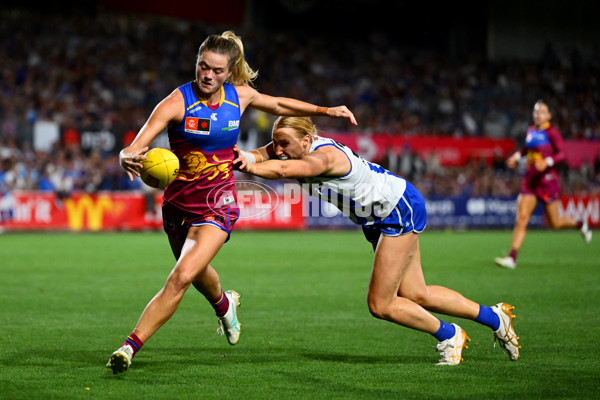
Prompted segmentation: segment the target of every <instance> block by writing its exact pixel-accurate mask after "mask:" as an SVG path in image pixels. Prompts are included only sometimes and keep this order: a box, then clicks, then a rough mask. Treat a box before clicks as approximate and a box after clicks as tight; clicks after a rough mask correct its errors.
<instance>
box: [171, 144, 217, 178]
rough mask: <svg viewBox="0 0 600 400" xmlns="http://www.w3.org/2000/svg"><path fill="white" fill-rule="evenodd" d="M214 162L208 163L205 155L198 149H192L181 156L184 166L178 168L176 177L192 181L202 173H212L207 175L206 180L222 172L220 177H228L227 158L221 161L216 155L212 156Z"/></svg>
mask: <svg viewBox="0 0 600 400" xmlns="http://www.w3.org/2000/svg"><path fill="white" fill-rule="evenodd" d="M212 158H213V161H215V163H214V164H213V163H210V162H208V160H207V159H206V156H205V155H204V154H202V153H201V152H199V151H192V152H190V153H189V154H188V155H186V156H184V157H183V160H184V161H185V165H186V168H185V169H180V170H179V174H178V175H177V179H181V180H184V181H193V180H196V179H198V178H199V177H200V176H202V175H206V174H210V173H212V176H209V177H208V180H213V179H215V178H216V177H217V175H219V173H221V174H223V176H222V177H221V179H227V178H229V167H228V166H227V164H229V160H225V161H221V160H219V159H218V158H217V156H216V155H213V156H212Z"/></svg>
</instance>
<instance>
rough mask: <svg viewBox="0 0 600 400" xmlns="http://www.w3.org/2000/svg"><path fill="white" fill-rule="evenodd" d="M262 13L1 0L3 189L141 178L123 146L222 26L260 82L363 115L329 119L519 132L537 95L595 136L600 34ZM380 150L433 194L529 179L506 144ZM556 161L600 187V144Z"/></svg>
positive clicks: (573, 182) (396, 129) (250, 126)
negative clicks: (42, 142)
mask: <svg viewBox="0 0 600 400" xmlns="http://www.w3.org/2000/svg"><path fill="white" fill-rule="evenodd" d="M249 3H260V2H258V1H257V2H249ZM282 3H285V2H284V1H282ZM288 3H289V2H288ZM300 3H302V2H300ZM304 3H307V4H308V5H310V3H311V2H310V1H308V2H304ZM355 3H357V2H355ZM359 3H360V2H359ZM375 3H376V4H378V5H381V4H383V3H381V2H375ZM84 4H87V3H86V2H84ZM398 4H400V3H398ZM212 7H214V6H212ZM309 11H310V10H309ZM289 12H290V11H289V10H288V13H289ZM259 14H260V13H257V11H254V13H253V14H248V13H247V14H246V15H245V18H246V19H253V20H255V21H256V20H258V22H261V21H262V24H261V23H256V22H255V23H254V24H251V23H248V22H247V21H246V22H244V23H242V24H240V25H239V26H231V25H228V24H223V23H215V22H210V23H206V22H199V21H194V20H190V19H184V18H178V17H173V16H157V15H149V14H140V13H131V12H130V13H124V12H116V11H114V10H108V9H104V10H102V9H99V8H98V7H95V8H94V7H89V8H85V7H84V8H79V9H77V10H75V11H73V9H71V10H66V11H65V10H63V11H60V10H58V9H52V8H51V9H43V10H37V11H36V10H35V9H34V10H30V9H25V8H20V7H17V6H11V7H8V6H2V9H0V59H1V60H2V62H1V63H0V193H5V192H7V191H11V190H54V191H57V192H61V193H68V192H71V191H74V190H83V191H88V192H95V191H100V190H139V189H140V188H141V187H142V185H141V184H140V182H139V181H137V180H136V181H134V182H133V183H132V182H129V180H128V179H127V178H126V177H125V175H124V173H123V171H122V170H121V168H120V167H119V165H118V157H117V154H118V151H119V150H120V149H121V148H122V147H124V146H126V145H127V144H129V143H130V142H131V140H132V139H133V137H134V136H135V134H136V132H137V131H138V129H139V128H140V127H141V126H142V125H143V124H144V122H145V120H146V119H147V118H148V116H149V115H150V113H151V112H152V109H153V108H154V106H155V105H156V104H157V103H158V102H159V101H160V100H161V99H162V98H164V97H165V96H166V95H167V94H169V93H170V92H171V91H172V90H173V89H174V88H175V87H177V86H179V85H181V84H183V83H185V82H188V81H189V80H191V79H193V77H194V67H195V57H196V53H197V50H198V46H199V45H200V43H201V42H202V41H203V40H204V39H205V38H206V36H207V35H210V34H220V33H222V32H223V31H224V30H226V29H231V30H234V31H235V32H236V33H237V34H238V35H240V36H242V39H243V41H244V45H245V51H246V58H247V60H248V62H249V64H250V65H251V66H252V67H253V68H254V69H257V70H258V72H259V77H258V79H257V80H256V84H255V86H256V88H257V89H258V90H259V91H261V92H263V93H266V94H272V95H278V96H286V97H293V98H298V99H303V100H306V101H308V102H311V103H314V104H318V105H331V106H333V105H341V104H345V105H347V106H348V107H349V108H350V109H351V110H352V111H353V112H354V114H355V116H356V118H357V120H358V121H359V125H358V126H357V127H354V126H350V125H349V124H348V123H347V121H345V120H340V119H328V118H319V119H318V121H317V125H318V127H319V128H320V130H322V131H323V132H347V133H349V134H355V133H358V134H361V135H372V134H379V133H385V134H389V135H425V136H427V135H446V136H453V137H458V138H460V137H491V138H498V139H499V138H510V139H513V140H514V141H515V143H516V146H517V147H519V146H521V145H522V143H523V140H524V135H525V131H526V128H527V126H528V125H529V124H531V112H532V107H533V104H534V102H535V101H536V100H537V99H539V98H543V99H545V100H546V101H548V102H549V103H550V104H551V105H552V106H553V115H554V119H553V122H554V123H555V124H556V125H557V126H558V128H559V130H560V131H561V133H562V134H563V137H564V138H565V139H578V140H586V141H590V142H594V141H597V140H600V106H599V104H600V98H599V97H600V82H599V77H600V43H593V41H592V42H591V45H588V46H585V47H581V46H579V45H578V44H577V43H572V45H571V46H563V45H556V44H555V43H552V42H550V41H548V42H546V43H544V45H543V47H542V48H540V49H537V50H538V51H537V54H536V55H535V56H530V57H526V58H523V57H512V58H511V57H490V55H489V54H488V53H489V52H487V53H486V51H485V45H483V44H481V43H480V42H477V44H476V45H475V46H474V48H475V49H476V51H469V49H468V48H467V47H466V45H467V44H470V43H471V42H472V39H464V37H463V36H468V35H470V34H471V32H470V31H466V32H464V31H461V30H460V29H459V30H458V32H459V34H458V36H457V34H456V33H455V34H454V36H450V38H451V39H452V38H454V39H455V40H449V43H448V44H447V45H443V46H442V45H439V43H438V45H431V42H435V41H436V40H435V39H436V38H439V37H445V36H443V34H444V33H443V32H434V33H433V34H431V35H430V37H429V40H430V42H429V43H425V42H423V41H419V40H413V41H412V42H414V43H416V45H415V44H414V43H413V44H411V38H410V37H406V36H407V35H403V37H402V40H399V38H398V36H399V35H398V34H397V32H396V34H391V33H390V31H389V30H381V29H362V30H360V32H356V30H358V29H359V28H360V26H361V25H360V20H355V21H352V23H353V24H356V27H357V29H354V30H353V34H349V33H347V34H341V33H340V32H337V31H335V30H332V29H331V28H330V29H322V30H318V29H313V28H314V24H311V21H305V24H296V25H293V24H290V26H288V29H284V28H285V26H284V24H282V22H281V21H279V23H278V24H272V25H269V24H267V23H266V22H264V19H265V18H267V19H271V18H270V17H264V16H263V18H262V19H261V18H258V16H259ZM362 17H363V18H373V17H372V16H369V15H368V14H365V15H363V16H362ZM463 18H464V16H463ZM338 23H340V22H339V21H338ZM386 23H387V24H389V23H390V22H389V21H387V20H386ZM475 25H476V26H477V27H478V29H481V26H480V25H477V24H475ZM411 26H413V25H411ZM369 27H372V25H369ZM461 32H462V33H463V34H464V35H462V36H461ZM403 33H405V31H403ZM475 33H477V32H475ZM461 37H463V39H462V40H461ZM597 39H598V38H596V40H597ZM453 43H454V44H453ZM456 43H458V45H457V44H456ZM39 121H52V122H53V123H54V124H56V126H58V128H59V136H58V139H57V140H56V141H55V142H54V143H52V144H51V146H50V147H49V148H47V149H42V150H40V149H37V148H35V143H34V126H35V124H36V123H37V122H39ZM272 121H273V118H272V117H271V116H267V115H264V114H262V113H259V112H254V111H252V110H249V111H248V112H247V113H246V114H245V116H244V117H243V118H242V124H241V132H242V135H241V137H240V140H241V142H242V143H244V144H245V145H246V146H247V147H252V146H260V145H262V144H264V143H266V142H267V141H268V138H269V130H270V125H271V122H272ZM90 132H91V133H94V137H100V138H102V137H106V136H105V135H106V133H107V132H108V133H109V136H108V138H109V139H110V140H108V142H109V143H104V142H102V141H98V140H96V141H93V142H90V141H89V140H88V139H89V137H91V136H90V135H89V134H86V133H90ZM86 135H87V136H86ZM103 135H104V136H103ZM162 136H164V135H162ZM86 140H87V141H86ZM161 140H162V141H163V142H162V143H165V142H164V140H165V138H164V137H163V138H161ZM375 161H377V162H380V163H381V164H383V165H385V166H386V167H388V168H390V169H392V170H393V171H394V172H398V173H400V174H402V175H403V176H405V177H407V178H408V179H409V180H411V181H413V182H415V183H416V184H417V186H418V187H419V189H420V190H422V192H423V193H424V194H425V195H426V196H459V195H473V196H476V195H494V196H513V195H515V194H516V193H518V189H519V183H520V180H519V179H516V177H517V175H518V174H519V171H516V172H513V171H509V170H507V169H506V167H505V165H504V159H503V157H501V156H500V155H498V157H496V158H495V159H494V160H493V161H492V162H491V163H490V162H484V161H482V160H471V161H470V162H468V163H467V164H466V165H464V166H460V167H441V166H440V165H439V161H438V160H436V158H435V155H434V154H433V155H432V156H431V157H428V158H427V159H424V158H422V157H421V156H419V155H418V154H416V153H414V152H412V151H411V150H410V149H403V150H401V151H398V152H392V153H390V154H388V156H387V157H386V158H384V159H381V160H375ZM560 172H561V179H562V181H563V191H564V192H565V193H575V194H599V193H600V154H599V155H598V157H597V158H596V160H595V162H594V163H585V164H584V165H582V167H581V168H580V169H577V170H573V169H569V168H568V167H566V166H565V165H561V166H560Z"/></svg>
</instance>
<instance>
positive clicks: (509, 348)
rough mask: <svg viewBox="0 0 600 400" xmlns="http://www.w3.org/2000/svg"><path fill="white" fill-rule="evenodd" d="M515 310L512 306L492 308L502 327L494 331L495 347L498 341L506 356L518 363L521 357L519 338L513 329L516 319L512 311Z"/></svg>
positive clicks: (497, 305) (499, 305)
mask: <svg viewBox="0 0 600 400" xmlns="http://www.w3.org/2000/svg"><path fill="white" fill-rule="evenodd" d="M514 309H515V308H514V307H513V306H511V305H510V304H506V303H498V304H496V305H495V306H493V307H492V311H494V313H495V314H496V315H497V316H498V317H499V318H500V326H499V327H498V330H496V331H494V346H495V345H496V340H497V341H498V342H500V346H502V348H503V349H504V351H506V354H508V356H509V357H510V359H511V360H512V361H517V360H518V359H519V357H520V355H519V349H520V348H521V346H520V345H519V337H518V336H517V334H516V333H515V330H514V328H513V319H515V316H514V314H513V313H512V311H513V310H514Z"/></svg>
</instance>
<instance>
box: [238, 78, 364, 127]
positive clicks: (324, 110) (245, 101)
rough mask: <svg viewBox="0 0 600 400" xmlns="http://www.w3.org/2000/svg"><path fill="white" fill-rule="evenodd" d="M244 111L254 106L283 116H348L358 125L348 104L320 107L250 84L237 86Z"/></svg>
mask: <svg viewBox="0 0 600 400" xmlns="http://www.w3.org/2000/svg"><path fill="white" fill-rule="evenodd" d="M236 90H237V92H238V97H239V99H240V104H241V105H242V112H243V111H244V109H245V108H246V107H250V108H254V109H256V110H260V111H263V112H266V113H269V114H273V115H281V116H303V117H304V116H319V115H323V116H328V117H333V118H348V119H349V120H350V122H351V123H352V124H353V125H358V124H357V122H356V118H354V114H353V113H352V111H350V110H349V109H348V107H346V106H338V107H319V106H316V105H314V104H310V103H306V102H304V101H300V100H296V99H291V98H288V97H273V96H269V95H266V94H262V93H259V92H258V91H256V90H255V89H253V88H251V87H249V86H236Z"/></svg>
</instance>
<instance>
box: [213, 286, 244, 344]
mask: <svg viewBox="0 0 600 400" xmlns="http://www.w3.org/2000/svg"><path fill="white" fill-rule="evenodd" d="M225 296H227V299H228V300H229V309H228V310H227V313H225V315H224V316H222V317H219V326H218V327H217V333H218V334H219V335H223V334H224V335H225V336H227V341H228V342H229V344H230V345H234V344H236V343H237V342H238V340H240V333H241V330H242V324H241V323H240V321H238V318H237V308H238V307H239V306H240V297H242V295H241V294H239V293H238V292H236V291H234V290H228V291H226V292H225Z"/></svg>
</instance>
